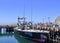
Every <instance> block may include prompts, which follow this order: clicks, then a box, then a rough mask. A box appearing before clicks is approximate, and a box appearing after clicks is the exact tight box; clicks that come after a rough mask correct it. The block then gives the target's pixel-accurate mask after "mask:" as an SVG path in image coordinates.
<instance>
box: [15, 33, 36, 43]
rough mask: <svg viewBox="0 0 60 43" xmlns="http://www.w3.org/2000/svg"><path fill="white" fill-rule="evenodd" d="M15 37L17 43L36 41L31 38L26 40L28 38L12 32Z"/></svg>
mask: <svg viewBox="0 0 60 43" xmlns="http://www.w3.org/2000/svg"><path fill="white" fill-rule="evenodd" d="M14 36H15V38H16V39H17V41H18V42H19V43H36V42H34V41H31V40H28V39H24V38H23V37H20V36H19V35H17V34H14Z"/></svg>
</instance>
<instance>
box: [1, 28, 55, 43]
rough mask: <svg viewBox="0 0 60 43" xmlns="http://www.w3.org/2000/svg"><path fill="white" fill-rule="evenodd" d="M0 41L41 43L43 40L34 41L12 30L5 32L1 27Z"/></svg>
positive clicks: (3, 42) (4, 42)
mask: <svg viewBox="0 0 60 43" xmlns="http://www.w3.org/2000/svg"><path fill="white" fill-rule="evenodd" d="M0 43H43V42H35V41H32V40H29V39H25V38H23V37H20V36H19V35H17V34H15V33H14V32H6V29H2V30H1V32H0ZM44 43H56V42H53V41H49V42H44Z"/></svg>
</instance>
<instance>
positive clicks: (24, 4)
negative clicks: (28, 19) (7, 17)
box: [23, 0, 25, 23]
mask: <svg viewBox="0 0 60 43" xmlns="http://www.w3.org/2000/svg"><path fill="white" fill-rule="evenodd" d="M23 19H24V21H23V23H25V0H24V12H23Z"/></svg>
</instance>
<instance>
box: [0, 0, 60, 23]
mask: <svg viewBox="0 0 60 43" xmlns="http://www.w3.org/2000/svg"><path fill="white" fill-rule="evenodd" d="M24 5H25V7H24ZM24 9H25V10H24ZM24 14H25V17H26V21H31V14H32V21H33V22H34V23H37V22H43V18H44V22H48V17H50V21H52V22H54V20H55V19H56V17H57V16H59V15H60V0H25V1H24V0H0V24H2V23H17V18H18V16H19V17H23V16H24Z"/></svg>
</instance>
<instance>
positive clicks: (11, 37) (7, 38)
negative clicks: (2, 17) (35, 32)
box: [0, 32, 35, 43]
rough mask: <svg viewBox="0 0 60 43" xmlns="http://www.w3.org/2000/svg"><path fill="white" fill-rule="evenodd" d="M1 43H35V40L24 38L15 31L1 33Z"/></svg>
mask: <svg viewBox="0 0 60 43" xmlns="http://www.w3.org/2000/svg"><path fill="white" fill-rule="evenodd" d="M0 43H35V42H34V41H31V40H28V39H24V38H21V37H19V36H18V35H16V34H14V33H13V32H6V33H4V34H2V33H0Z"/></svg>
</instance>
